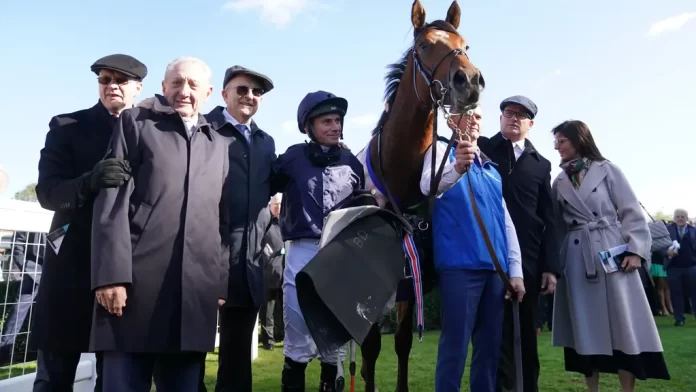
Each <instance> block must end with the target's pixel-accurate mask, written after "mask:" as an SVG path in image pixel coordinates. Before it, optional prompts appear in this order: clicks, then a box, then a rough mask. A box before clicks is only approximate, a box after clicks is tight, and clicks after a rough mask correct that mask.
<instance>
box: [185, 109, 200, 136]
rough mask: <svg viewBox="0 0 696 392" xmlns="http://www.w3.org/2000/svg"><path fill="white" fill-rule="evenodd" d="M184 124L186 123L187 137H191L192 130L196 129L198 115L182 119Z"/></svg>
mask: <svg viewBox="0 0 696 392" xmlns="http://www.w3.org/2000/svg"><path fill="white" fill-rule="evenodd" d="M184 124H186V129H187V130H188V133H189V137H193V132H194V131H195V130H196V126H197V125H198V115H197V114H196V116H195V117H192V118H191V119H188V120H186V119H184Z"/></svg>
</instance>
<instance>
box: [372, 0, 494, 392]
mask: <svg viewBox="0 0 696 392" xmlns="http://www.w3.org/2000/svg"><path fill="white" fill-rule="evenodd" d="M460 17H461V10H460V8H459V5H458V4H457V1H456V0H455V1H453V2H452V4H451V5H450V7H449V9H448V11H447V16H446V18H445V20H435V21H433V22H431V23H427V24H426V22H425V8H423V5H422V4H421V3H420V0H415V1H414V2H413V5H412V7H411V23H412V25H413V29H414V30H413V35H414V40H413V44H412V45H411V46H410V47H409V48H408V49H407V50H406V52H405V53H404V55H403V56H402V58H401V59H400V60H399V61H398V62H396V63H394V64H391V65H389V66H388V72H387V75H386V77H385V81H386V89H385V101H386V105H385V110H384V111H383V113H382V115H381V117H380V119H379V121H378V123H377V125H376V127H375V129H374V130H373V132H372V138H371V139H370V141H369V143H368V144H367V146H366V147H365V149H363V150H362V151H361V152H360V153H359V156H358V158H359V159H361V161H362V162H363V165H364V166H365V179H366V183H367V186H368V187H372V189H374V190H375V191H376V192H377V193H378V197H377V200H378V202H379V203H380V206H381V207H384V205H386V203H387V202H388V201H389V203H388V204H390V205H391V207H392V209H395V210H396V211H395V212H397V213H399V210H400V209H403V211H407V212H408V211H414V209H415V208H417V207H418V206H422V205H423V202H424V199H425V197H424V196H423V194H422V192H421V188H420V181H421V173H422V170H423V159H424V156H425V152H426V151H427V149H428V148H429V147H430V145H431V143H432V142H433V135H434V134H435V135H436V134H437V130H434V129H433V128H434V126H433V123H434V120H435V123H436V117H435V116H437V109H438V108H440V109H442V110H443V111H446V109H445V108H444V106H445V105H446V104H447V103H449V104H450V106H451V107H454V108H457V109H458V110H468V109H471V108H473V107H475V106H476V105H477V104H478V100H479V96H480V93H481V92H482V91H483V89H484V88H485V81H484V79H483V76H482V74H481V72H480V71H479V70H478V68H476V67H475V66H474V64H473V63H472V62H471V61H470V59H469V57H468V55H467V50H468V48H469V47H468V45H466V39H465V38H464V37H462V36H461V35H460V34H459V33H458V32H457V28H458V27H459V22H460ZM368 154H369V155H368ZM361 155H362V156H361ZM368 159H369V162H372V163H373V164H372V166H373V167H371V169H372V171H373V174H374V175H375V177H376V180H377V181H374V182H373V181H372V180H371V177H370V173H369V168H368V167H367V165H366V161H367V160H368ZM375 162H376V164H375ZM433 170H435V168H434V169H433ZM375 188H376V189H375ZM383 190H384V191H385V192H382V191H383ZM384 193H387V194H386V195H385V194H384ZM426 263H428V262H427V260H426ZM429 264H431V265H421V268H422V270H423V276H424V280H427V281H431V279H433V278H434V275H435V271H434V265H432V260H430V262H429ZM428 272H429V275H430V276H426V275H428ZM408 281H409V280H406V281H402V283H408ZM427 283H428V282H426V284H427ZM402 286H403V287H410V286H408V285H405V286H404V285H400V289H399V290H397V291H400V290H401V287H402ZM400 294H401V293H397V302H396V308H397V328H396V332H395V335H394V347H395V351H396V354H397V357H398V376H397V388H396V390H397V392H407V391H408V357H409V354H410V352H411V348H412V344H413V313H414V298H412V297H411V298H408V299H406V300H400ZM406 296H407V297H408V294H407V295H406ZM361 351H362V367H361V371H360V373H361V376H362V378H363V380H364V382H365V391H369V392H374V391H375V390H376V388H375V366H376V363H377V359H378V357H379V354H380V351H381V333H380V330H379V323H375V324H374V325H373V326H372V328H371V330H370V332H369V333H368V335H367V337H366V339H365V340H364V341H363V343H362V345H361Z"/></svg>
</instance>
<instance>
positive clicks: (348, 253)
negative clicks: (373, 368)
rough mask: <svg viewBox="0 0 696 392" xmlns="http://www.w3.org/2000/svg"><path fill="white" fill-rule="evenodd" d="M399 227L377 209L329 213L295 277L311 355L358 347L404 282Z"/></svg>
mask: <svg viewBox="0 0 696 392" xmlns="http://www.w3.org/2000/svg"><path fill="white" fill-rule="evenodd" d="M407 225H408V224H405V223H404V221H403V220H402V219H401V218H399V217H397V216H396V215H394V214H393V213H391V212H390V211H387V210H385V209H381V208H379V207H377V206H358V207H348V208H344V209H340V210H337V211H334V212H331V213H330V214H329V216H328V217H327V219H326V223H325V224H324V230H323V233H322V239H321V249H320V250H319V252H318V253H317V255H316V256H315V257H314V258H313V259H312V260H311V261H310V262H309V263H308V264H307V265H306V266H305V267H304V268H303V269H302V270H301V271H300V272H299V273H298V274H297V277H296V278H295V283H296V285H297V299H298V302H299V305H300V309H301V310H302V314H303V315H304V319H305V322H306V324H307V327H308V329H309V332H310V334H311V335H312V338H313V339H314V342H315V344H316V346H317V350H318V351H319V353H321V354H322V355H326V354H327V353H329V352H333V351H335V350H338V349H339V348H340V347H342V346H344V345H345V344H346V343H348V342H349V341H350V340H351V339H352V340H355V341H356V342H357V343H358V344H362V343H363V341H364V339H365V337H366V336H367V334H368V332H369V331H370V328H371V327H372V325H373V324H374V323H375V322H377V321H378V320H379V319H380V317H381V316H382V314H383V313H384V310H385V306H386V305H387V304H388V303H389V302H390V299H393V296H394V293H395V292H396V289H397V286H398V285H399V281H400V280H401V279H403V278H404V267H405V265H406V264H405V254H404V249H403V235H404V228H405V227H408V226H407Z"/></svg>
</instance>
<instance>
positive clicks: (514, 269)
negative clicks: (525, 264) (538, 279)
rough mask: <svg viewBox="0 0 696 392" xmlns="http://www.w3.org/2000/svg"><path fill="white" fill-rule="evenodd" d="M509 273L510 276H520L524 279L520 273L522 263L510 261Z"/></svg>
mask: <svg viewBox="0 0 696 392" xmlns="http://www.w3.org/2000/svg"><path fill="white" fill-rule="evenodd" d="M509 274H510V277H511V278H521V279H524V276H523V273H522V264H519V263H510V268H509Z"/></svg>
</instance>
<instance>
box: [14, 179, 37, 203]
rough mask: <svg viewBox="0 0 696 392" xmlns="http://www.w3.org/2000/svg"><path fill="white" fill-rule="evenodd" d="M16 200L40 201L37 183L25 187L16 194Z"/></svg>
mask: <svg viewBox="0 0 696 392" xmlns="http://www.w3.org/2000/svg"><path fill="white" fill-rule="evenodd" d="M14 199H15V200H24V201H39V199H38V198H37V197H36V183H35V182H34V183H31V184H29V185H27V186H26V187H25V188H24V189H22V190H21V191H19V192H17V193H15V194H14Z"/></svg>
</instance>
